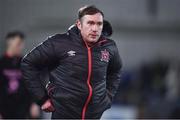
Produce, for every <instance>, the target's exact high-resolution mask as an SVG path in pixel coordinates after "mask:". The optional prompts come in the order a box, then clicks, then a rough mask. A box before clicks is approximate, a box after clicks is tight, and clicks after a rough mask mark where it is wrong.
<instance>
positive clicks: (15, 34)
mask: <svg viewBox="0 0 180 120" xmlns="http://www.w3.org/2000/svg"><path fill="white" fill-rule="evenodd" d="M15 37H19V38H21V40H24V38H25V35H24V33H23V32H20V31H11V32H9V33H7V35H6V38H5V39H6V40H9V39H12V38H15Z"/></svg>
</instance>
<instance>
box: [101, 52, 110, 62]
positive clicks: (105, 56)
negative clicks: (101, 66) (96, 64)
mask: <svg viewBox="0 0 180 120" xmlns="http://www.w3.org/2000/svg"><path fill="white" fill-rule="evenodd" d="M101 61H105V62H109V52H108V51H107V50H106V49H105V50H102V51H101Z"/></svg>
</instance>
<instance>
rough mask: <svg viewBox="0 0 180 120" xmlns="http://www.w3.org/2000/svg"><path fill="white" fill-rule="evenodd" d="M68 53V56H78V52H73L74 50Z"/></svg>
mask: <svg viewBox="0 0 180 120" xmlns="http://www.w3.org/2000/svg"><path fill="white" fill-rule="evenodd" d="M67 53H68V56H75V55H76V51H73V50H71V51H69V52H67Z"/></svg>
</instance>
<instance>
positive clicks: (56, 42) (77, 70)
mask: <svg viewBox="0 0 180 120" xmlns="http://www.w3.org/2000/svg"><path fill="white" fill-rule="evenodd" d="M103 19H104V14H103V12H102V11H100V10H99V9H98V8H96V7H95V6H85V7H83V8H81V9H80V10H79V15H78V20H77V23H76V26H75V27H72V28H71V29H69V30H68V32H67V33H65V34H57V35H55V36H52V37H49V38H48V39H47V40H46V41H44V42H43V43H42V44H40V45H39V46H37V47H36V48H34V49H33V50H32V51H31V52H30V53H28V54H27V55H26V56H25V57H24V59H23V61H22V64H21V65H22V70H23V77H24V79H25V81H26V83H27V87H28V89H29V90H30V91H31V93H33V94H34V96H35V97H36V100H37V103H38V104H39V105H40V106H41V109H42V110H44V111H46V112H53V113H52V118H64V119H65V118H81V119H83V120H84V119H86V118H96V119H99V118H101V115H102V114H103V112H104V111H105V110H107V109H108V108H110V107H111V103H112V99H113V97H114V95H115V93H116V91H117V89H118V86H119V82H120V71H121V67H122V63H121V60H120V56H119V53H118V49H117V47H116V44H115V42H114V41H113V40H110V39H108V38H107V37H106V34H105V35H103V34H102V30H103ZM110 35H111V33H110V34H109V35H107V36H110ZM46 67H47V68H48V70H49V81H46V83H45V84H44V83H42V81H41V79H40V74H41V72H42V71H43V70H44V69H45V68H46Z"/></svg>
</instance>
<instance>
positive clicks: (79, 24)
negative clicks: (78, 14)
mask: <svg viewBox="0 0 180 120" xmlns="http://www.w3.org/2000/svg"><path fill="white" fill-rule="evenodd" d="M76 26H77V27H78V29H79V30H81V21H80V20H79V19H78V20H77V21H76Z"/></svg>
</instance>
